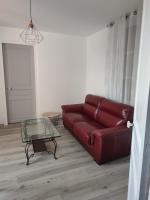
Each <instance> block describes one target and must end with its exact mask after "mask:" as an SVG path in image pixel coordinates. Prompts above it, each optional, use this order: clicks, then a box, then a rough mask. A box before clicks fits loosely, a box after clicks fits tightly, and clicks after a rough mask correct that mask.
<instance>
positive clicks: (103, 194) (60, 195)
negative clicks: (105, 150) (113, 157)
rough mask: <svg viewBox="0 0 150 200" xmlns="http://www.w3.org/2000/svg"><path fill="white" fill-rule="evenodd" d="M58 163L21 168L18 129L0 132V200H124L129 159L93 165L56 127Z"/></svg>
mask: <svg viewBox="0 0 150 200" xmlns="http://www.w3.org/2000/svg"><path fill="white" fill-rule="evenodd" d="M58 129H59V131H60V132H61V134H62V137H61V138H59V139H58V152H57V156H58V157H59V159H58V160H56V161H55V160H54V159H53V156H52V155H48V154H46V153H44V154H42V155H37V156H36V157H35V158H34V159H33V160H32V163H31V165H29V166H26V165H25V161H26V159H25V154H24V144H22V143H21V138H20V128H19V126H18V127H17V128H15V127H13V126H12V127H9V128H7V129H0V200H126V196H127V183H128V168H129V158H123V159H120V160H117V161H115V162H111V163H107V164H104V165H101V166H99V165H97V164H96V163H95V162H94V161H93V159H92V157H91V156H90V155H89V154H88V153H87V152H86V151H85V150H84V149H83V148H82V146H81V145H80V144H79V143H78V142H77V141H76V140H75V139H74V138H73V137H72V136H71V134H69V132H68V131H67V130H65V129H64V128H63V126H62V125H61V124H60V125H59V127H58Z"/></svg>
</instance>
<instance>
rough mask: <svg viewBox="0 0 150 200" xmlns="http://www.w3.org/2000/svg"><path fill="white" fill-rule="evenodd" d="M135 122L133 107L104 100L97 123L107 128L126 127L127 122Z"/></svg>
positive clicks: (97, 116)
mask: <svg viewBox="0 0 150 200" xmlns="http://www.w3.org/2000/svg"><path fill="white" fill-rule="evenodd" d="M128 120H130V121H132V120H133V107H132V106H129V105H126V104H122V103H117V102H114V101H111V100H108V99H105V98H103V100H102V102H101V104H100V107H99V109H98V113H97V115H96V121H97V122H99V123H100V124H102V125H103V126H105V127H117V126H126V123H127V121H128Z"/></svg>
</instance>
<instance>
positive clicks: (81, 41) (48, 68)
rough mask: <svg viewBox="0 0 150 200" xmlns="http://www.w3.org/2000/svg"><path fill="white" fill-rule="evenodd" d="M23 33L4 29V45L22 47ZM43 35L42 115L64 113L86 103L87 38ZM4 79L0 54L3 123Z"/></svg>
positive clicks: (1, 116)
mask: <svg viewBox="0 0 150 200" xmlns="http://www.w3.org/2000/svg"><path fill="white" fill-rule="evenodd" d="M20 31H21V30H19V29H14V28H4V27H0V44H1V43H3V42H8V43H22V41H21V40H20V38H19V34H20ZM43 35H44V41H43V42H42V43H41V44H40V45H37V46H36V47H35V49H36V51H35V64H36V88H37V93H36V100H37V114H38V115H40V114H42V113H43V112H46V111H60V106H61V104H66V103H78V102H82V101H83V99H84V95H85V84H86V82H85V80H86V40H85V38H82V37H75V36H69V35H64V34H53V33H46V32H44V33H43ZM0 46H1V45H0ZM0 50H1V49H0ZM3 78H4V77H3V63H2V53H1V51H0V123H3V122H5V121H6V110H5V93H4V81H3Z"/></svg>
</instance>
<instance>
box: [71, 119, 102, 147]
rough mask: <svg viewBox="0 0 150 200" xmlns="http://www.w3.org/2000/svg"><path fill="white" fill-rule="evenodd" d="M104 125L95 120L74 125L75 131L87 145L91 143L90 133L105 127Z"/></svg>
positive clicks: (77, 136)
mask: <svg viewBox="0 0 150 200" xmlns="http://www.w3.org/2000/svg"><path fill="white" fill-rule="evenodd" d="M103 128H104V126H102V125H100V124H98V123H96V122H94V121H88V122H86V121H84V122H77V123H75V124H74V126H73V133H74V135H75V136H76V138H78V139H79V140H80V142H82V143H83V144H85V145H88V144H90V134H91V132H92V131H94V130H96V129H103Z"/></svg>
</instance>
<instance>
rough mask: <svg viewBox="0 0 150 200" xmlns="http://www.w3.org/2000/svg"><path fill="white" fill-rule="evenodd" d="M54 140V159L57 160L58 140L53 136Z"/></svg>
mask: <svg viewBox="0 0 150 200" xmlns="http://www.w3.org/2000/svg"><path fill="white" fill-rule="evenodd" d="M52 142H53V144H54V153H53V154H54V159H55V160H57V157H56V150H57V142H56V140H55V139H54V138H53V139H52Z"/></svg>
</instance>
